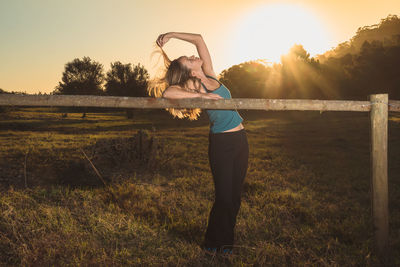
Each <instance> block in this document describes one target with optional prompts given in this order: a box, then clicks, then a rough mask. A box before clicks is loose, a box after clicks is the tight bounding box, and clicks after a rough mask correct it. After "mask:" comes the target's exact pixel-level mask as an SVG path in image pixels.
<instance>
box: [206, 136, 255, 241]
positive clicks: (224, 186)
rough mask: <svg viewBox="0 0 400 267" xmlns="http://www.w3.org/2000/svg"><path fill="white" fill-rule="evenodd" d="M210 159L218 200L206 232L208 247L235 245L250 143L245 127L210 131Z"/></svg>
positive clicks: (215, 202)
mask: <svg viewBox="0 0 400 267" xmlns="http://www.w3.org/2000/svg"><path fill="white" fill-rule="evenodd" d="M209 140H210V143H209V149H208V154H209V160H210V167H211V172H212V175H213V179H214V186H215V200H214V204H213V207H212V209H211V212H210V217H209V220H208V227H207V231H206V235H205V246H206V247H212V248H218V249H221V248H222V249H223V248H232V246H233V242H234V228H235V224H236V216H237V214H238V212H239V208H240V195H241V191H242V185H243V181H244V178H245V177H246V172H247V165H248V164H247V161H248V157H249V145H248V143H247V136H246V132H245V130H240V131H237V132H228V133H217V134H212V133H211V134H210V137H209Z"/></svg>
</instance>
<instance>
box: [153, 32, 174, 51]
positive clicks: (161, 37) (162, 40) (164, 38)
mask: <svg viewBox="0 0 400 267" xmlns="http://www.w3.org/2000/svg"><path fill="white" fill-rule="evenodd" d="M171 37H172V36H171V33H170V32H167V33H164V34H160V35H159V36H158V38H157V41H156V43H157V45H158V46H159V47H163V46H164V45H165V44H166V43H167V42H168V41H169V39H171Z"/></svg>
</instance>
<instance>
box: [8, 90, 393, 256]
mask: <svg viewBox="0 0 400 267" xmlns="http://www.w3.org/2000/svg"><path fill="white" fill-rule="evenodd" d="M0 106H47V107H60V106H64V107H104V108H142V109H144V108H147V109H159V108H203V109H247V110H303V111H306V110H316V111H358V112H370V118H371V163H372V167H371V170H372V174H371V192H372V213H373V224H374V235H375V244H376V248H377V251H378V255H379V256H380V257H383V258H387V252H388V249H389V247H388V235H389V210H388V159H387V153H388V150H387V149H388V136H387V133H388V112H389V111H392V112H400V101H394V100H389V99H388V95H387V94H377V95H371V96H370V101H343V100H339V101H336V100H299V99H246V98H237V99H230V100H206V99H200V98H192V99H179V100H178V99H160V98H157V99H156V98H149V97H138V98H133V97H112V96H61V95H14V94H0Z"/></svg>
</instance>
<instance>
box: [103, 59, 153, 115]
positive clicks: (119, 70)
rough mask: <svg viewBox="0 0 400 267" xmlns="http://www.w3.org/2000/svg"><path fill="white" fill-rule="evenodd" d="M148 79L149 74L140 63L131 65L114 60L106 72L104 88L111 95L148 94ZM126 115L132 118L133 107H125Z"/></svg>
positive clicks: (137, 95) (134, 95) (142, 95)
mask: <svg viewBox="0 0 400 267" xmlns="http://www.w3.org/2000/svg"><path fill="white" fill-rule="evenodd" d="M148 79H149V74H148V72H147V70H146V69H145V68H144V67H143V66H142V65H140V63H139V64H138V65H136V66H135V65H133V66H132V65H131V64H130V63H129V64H122V63H121V62H119V61H116V62H114V63H111V69H110V70H109V71H108V72H107V77H106V85H105V90H106V93H107V94H108V95H112V96H133V97H144V96H148V95H147V83H148ZM126 115H127V117H128V118H132V117H133V109H127V110H126Z"/></svg>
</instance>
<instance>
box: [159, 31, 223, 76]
mask: <svg viewBox="0 0 400 267" xmlns="http://www.w3.org/2000/svg"><path fill="white" fill-rule="evenodd" d="M171 38H175V39H179V40H182V41H186V42H189V43H192V44H194V45H195V46H196V49H197V53H198V54H199V57H200V58H201V60H203V66H202V69H203V72H204V73H205V74H206V75H209V76H212V77H215V78H216V75H215V72H214V69H213V65H212V60H211V56H210V52H209V51H208V48H207V45H206V43H205V42H204V40H203V37H202V36H201V35H200V34H195V33H184V32H167V33H164V34H160V35H159V36H158V38H157V41H156V42H157V45H159V46H160V47H163V45H164V44H165V43H167V42H168V41H169V39H171Z"/></svg>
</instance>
